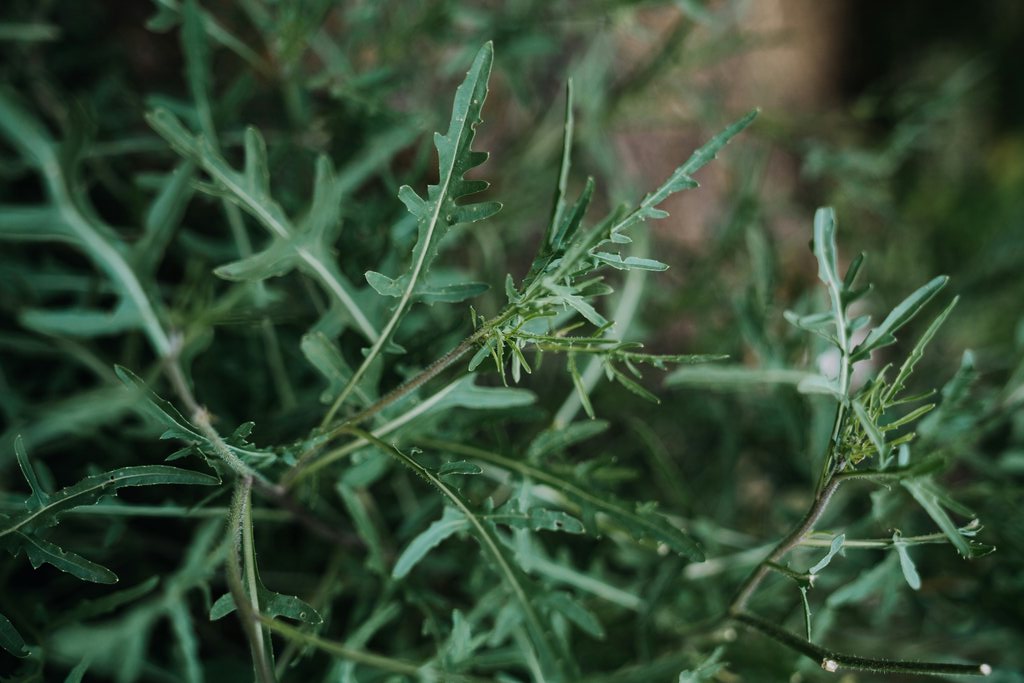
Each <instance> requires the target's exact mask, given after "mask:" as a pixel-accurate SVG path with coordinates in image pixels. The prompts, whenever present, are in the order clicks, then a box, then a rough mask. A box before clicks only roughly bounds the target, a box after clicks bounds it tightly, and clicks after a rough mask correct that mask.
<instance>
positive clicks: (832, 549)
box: [807, 534, 846, 574]
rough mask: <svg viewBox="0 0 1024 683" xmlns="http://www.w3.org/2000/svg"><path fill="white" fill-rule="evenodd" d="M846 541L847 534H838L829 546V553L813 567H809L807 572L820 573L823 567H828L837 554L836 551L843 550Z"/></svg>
mask: <svg viewBox="0 0 1024 683" xmlns="http://www.w3.org/2000/svg"><path fill="white" fill-rule="evenodd" d="M844 542H846V534H839V535H838V536H836V537H835V538H833V539H832V545H830V546H829V549H828V553H827V554H826V555H825V557H823V558H821V559H820V560H818V562H817V563H816V564H815V565H814V566H813V567H811V568H810V569H808V570H807V573H808V574H818V573H820V572H821V571H822V570H823V569H825V567H827V566H828V565H829V563H830V562H832V558H833V557H835V556H836V553H838V552H839V551H840V550H842V548H843V543H844Z"/></svg>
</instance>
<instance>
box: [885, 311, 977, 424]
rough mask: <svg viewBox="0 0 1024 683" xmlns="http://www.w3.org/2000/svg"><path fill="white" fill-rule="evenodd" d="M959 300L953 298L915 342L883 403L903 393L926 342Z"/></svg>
mask: <svg viewBox="0 0 1024 683" xmlns="http://www.w3.org/2000/svg"><path fill="white" fill-rule="evenodd" d="M959 300H960V297H953V300H952V301H951V302H949V305H948V306H946V307H945V308H944V309H943V310H942V312H941V313H939V314H938V315H937V316H936V317H935V320H933V321H932V324H931V325H929V326H928V329H927V330H925V331H924V334H922V335H921V338H920V339H918V340H917V343H916V344H915V345H914V348H913V349H912V350H911V351H910V354H909V355H908V356H907V359H906V360H905V361H903V365H901V366H900V371H899V372H898V373H897V374H896V378H895V379H894V380H893V381H892V384H890V385H889V388H888V389H887V390H886V392H885V395H884V396H883V397H882V400H883V402H884V403H886V404H888V403H890V402H892V400H893V399H894V398H895V397H896V396H898V395H899V393H900V392H901V391H903V387H904V385H905V384H906V382H907V379H909V378H910V375H911V373H912V372H913V371H914V366H915V365H917V362H918V361H919V360H921V358H923V357H924V350H925V347H926V346H928V342H930V341H931V340H932V337H934V336H935V334H936V333H937V332H938V331H939V328H940V327H942V324H943V323H944V322H946V318H948V317H949V314H950V313H952V312H953V308H954V307H955V306H956V304H957V302H958V301H959Z"/></svg>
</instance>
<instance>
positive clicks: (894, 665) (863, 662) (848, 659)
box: [732, 612, 992, 676]
mask: <svg viewBox="0 0 1024 683" xmlns="http://www.w3.org/2000/svg"><path fill="white" fill-rule="evenodd" d="M732 618H733V619H735V620H736V621H738V622H740V623H742V624H745V625H747V626H749V627H750V628H752V629H754V630H756V631H759V632H760V633H762V634H763V635H765V636H768V637H769V638H771V639H772V640H774V641H776V642H778V643H781V644H782V645H785V646H786V647H788V648H790V649H791V650H795V651H796V652H799V653H800V654H802V655H804V656H805V657H809V658H810V659H813V660H815V661H817V662H818V663H819V664H820V665H821V668H822V669H824V670H825V671H828V672H829V673H835V672H837V671H840V670H842V669H847V670H851V671H871V672H875V673H903V674H918V675H925V676H951V675H952V676H988V675H989V674H991V673H992V667H991V666H989V665H988V664H944V663H941V662H916V661H910V660H893V659H875V658H871V657H858V656H856V655H848V654H844V653H842V652H836V651H834V650H830V649H828V648H825V647H821V646H820V645H815V644H814V643H812V642H810V641H808V640H804V639H803V638H801V637H799V636H797V635H795V634H793V633H790V632H789V631H787V630H785V629H782V628H779V627H778V626H776V625H775V624H774V623H772V622H770V621H768V620H767V619H762V618H761V617H758V616H755V615H753V614H750V613H748V612H737V613H735V614H733V615H732Z"/></svg>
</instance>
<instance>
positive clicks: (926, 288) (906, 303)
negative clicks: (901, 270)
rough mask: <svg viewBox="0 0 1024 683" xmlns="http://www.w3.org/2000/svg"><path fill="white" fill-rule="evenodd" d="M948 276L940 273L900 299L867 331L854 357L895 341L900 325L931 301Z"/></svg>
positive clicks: (854, 351)
mask: <svg viewBox="0 0 1024 683" xmlns="http://www.w3.org/2000/svg"><path fill="white" fill-rule="evenodd" d="M947 282H949V277H947V276H945V275H940V276H938V277H936V278H934V279H932V280H931V281H929V282H928V283H927V284H925V285H922V286H921V287H920V288H918V289H917V290H916V291H915V292H914V293H913V294H911V295H910V296H908V297H907V298H906V299H904V300H903V301H901V302H900V303H899V305H898V306H896V308H894V309H892V311H891V312H890V313H889V315H887V316H886V317H885V320H883V321H882V323H881V324H880V325H879V326H878V327H876V328H875V329H873V330H871V332H869V333H868V336H867V337H866V338H865V339H864V341H863V342H861V343H860V344H859V345H858V346H857V348H855V349H854V350H853V357H854V358H865V357H867V356H868V355H869V354H870V353H871V352H872V351H873V350H875V349H877V348H880V347H882V346H886V345H888V344H892V343H893V342H895V341H896V337H895V336H894V334H895V333H896V331H897V330H899V329H900V328H901V327H903V326H904V325H906V324H907V323H908V322H910V321H911V320H913V318H914V316H916V315H917V314H918V312H920V310H921V309H922V308H924V306H925V304H927V303H928V302H929V301H931V299H932V297H934V296H935V295H936V294H938V293H939V290H940V289H942V288H943V287H945V286H946V283H947Z"/></svg>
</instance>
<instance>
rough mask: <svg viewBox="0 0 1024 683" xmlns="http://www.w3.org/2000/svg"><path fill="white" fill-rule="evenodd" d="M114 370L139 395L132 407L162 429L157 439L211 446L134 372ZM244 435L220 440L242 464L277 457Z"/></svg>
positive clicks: (118, 367)
mask: <svg viewBox="0 0 1024 683" xmlns="http://www.w3.org/2000/svg"><path fill="white" fill-rule="evenodd" d="M114 373H115V374H116V375H117V377H118V379H120V380H121V382H123V383H124V385H125V386H126V387H128V388H129V389H131V390H133V391H135V392H137V394H138V395H139V396H141V397H142V400H141V401H139V402H138V403H137V404H136V409H137V410H138V411H139V412H140V413H141V414H143V415H144V416H146V417H147V418H149V419H150V420H151V421H152V422H153V423H155V424H157V425H160V426H161V427H163V428H164V432H163V434H161V435H160V438H161V439H178V440H180V441H184V442H185V443H188V444H198V445H200V446H204V447H207V448H212V447H211V446H210V443H209V440H208V439H207V438H206V437H205V436H203V435H202V434H200V433H199V432H198V431H197V430H196V429H195V427H193V426H192V425H191V424H190V423H189V421H188V420H186V419H185V418H184V416H182V414H181V413H179V412H178V409H177V408H175V407H174V406H173V405H172V404H171V403H170V402H169V401H166V400H164V399H163V398H161V397H160V396H159V395H157V394H156V392H154V391H153V390H151V389H150V388H149V387H148V386H147V385H146V383H145V382H143V381H142V379H141V378H140V377H139V376H138V375H136V374H135V373H133V372H132V371H131V370H129V369H128V368H125V367H122V366H120V365H117V366H114ZM240 429H241V428H240ZM249 431H251V427H249ZM246 436H248V433H247V432H246V433H245V434H239V433H238V431H237V430H236V437H238V438H229V439H227V440H226V441H225V442H224V446H225V447H226V448H227V449H228V450H229V451H231V453H232V454H234V455H236V456H238V457H239V458H240V459H241V460H242V461H243V462H246V463H260V462H266V461H268V460H273V459H275V458H276V457H277V456H276V455H275V454H274V453H272V452H270V451H264V450H259V449H257V448H255V447H253V446H252V445H251V444H249V443H247V442H246V441H245V438H244V437H246Z"/></svg>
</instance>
